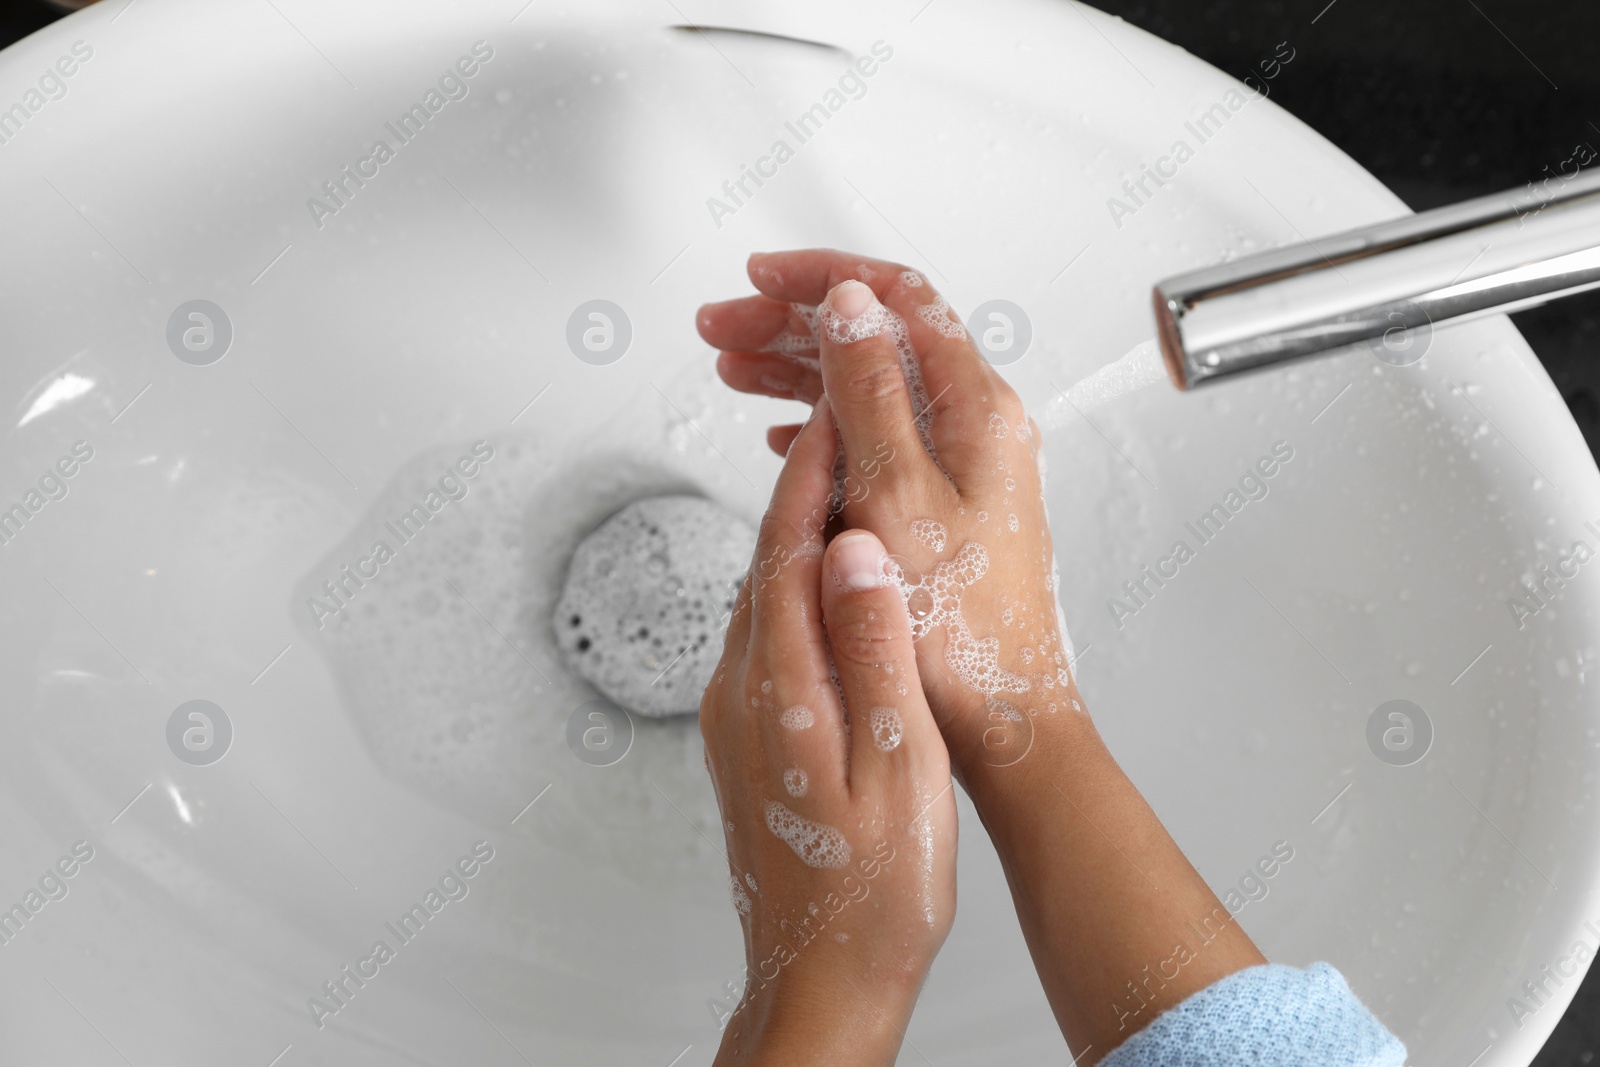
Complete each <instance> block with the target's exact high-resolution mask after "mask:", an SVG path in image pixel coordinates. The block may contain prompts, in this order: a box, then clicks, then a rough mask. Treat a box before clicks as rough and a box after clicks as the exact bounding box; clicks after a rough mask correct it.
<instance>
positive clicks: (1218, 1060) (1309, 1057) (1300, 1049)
mask: <svg viewBox="0 0 1600 1067" xmlns="http://www.w3.org/2000/svg"><path fill="white" fill-rule="evenodd" d="M1405 1058H1406V1048H1405V1046H1404V1045H1402V1044H1401V1043H1400V1040H1399V1038H1397V1037H1395V1036H1394V1035H1393V1034H1391V1033H1390V1032H1389V1031H1388V1030H1387V1029H1385V1028H1384V1025H1383V1024H1382V1023H1380V1022H1379V1021H1378V1020H1377V1019H1376V1018H1375V1017H1374V1016H1373V1014H1372V1013H1371V1012H1370V1011H1368V1010H1367V1009H1366V1007H1365V1006H1364V1005H1362V1003H1361V1001H1359V1000H1357V999H1356V995H1355V994H1354V993H1352V992H1350V987H1349V986H1348V985H1347V984H1345V980H1344V976H1343V975H1341V974H1340V973H1339V972H1338V971H1337V970H1335V969H1334V968H1333V967H1331V966H1329V965H1328V964H1326V963H1314V964H1312V965H1311V966H1310V967H1309V968H1307V969H1306V970H1300V969H1299V968H1297V967H1285V966H1283V965H1282V964H1276V963H1269V964H1265V965H1263V966H1260V967H1249V968H1246V969H1245V970H1242V971H1238V972H1236V973H1234V974H1230V975H1229V976H1228V977H1226V978H1224V979H1222V980H1221V981H1219V982H1216V983H1214V984H1212V985H1210V986H1207V987H1206V988H1205V989H1202V990H1200V992H1198V993H1196V994H1194V995H1193V996H1191V997H1189V998H1188V999H1187V1000H1185V1001H1183V1002H1182V1003H1180V1004H1178V1005H1177V1006H1175V1007H1173V1008H1171V1009H1169V1010H1167V1011H1165V1012H1163V1013H1162V1014H1160V1015H1158V1016H1156V1018H1155V1019H1154V1020H1153V1021H1152V1022H1151V1023H1150V1025H1149V1026H1146V1027H1145V1028H1144V1029H1143V1030H1140V1031H1139V1032H1138V1033H1136V1034H1134V1035H1133V1036H1132V1037H1130V1038H1128V1040H1126V1041H1124V1042H1123V1043H1122V1044H1121V1045H1119V1046H1117V1048H1115V1049H1113V1050H1112V1052H1111V1054H1110V1055H1109V1056H1107V1057H1106V1058H1105V1059H1103V1060H1101V1061H1100V1063H1101V1067H1240V1065H1243V1064H1272V1065H1274V1067H1402V1065H1403V1064H1404V1063H1405Z"/></svg>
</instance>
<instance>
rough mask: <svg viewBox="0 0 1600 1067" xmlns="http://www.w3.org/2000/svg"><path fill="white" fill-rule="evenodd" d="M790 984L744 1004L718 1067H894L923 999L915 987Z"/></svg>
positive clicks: (732, 1023) (725, 1038) (729, 1030)
mask: <svg viewBox="0 0 1600 1067" xmlns="http://www.w3.org/2000/svg"><path fill="white" fill-rule="evenodd" d="M784 985H785V988H783V989H782V990H781V991H780V990H778V989H777V988H776V987H769V988H768V989H767V990H766V991H765V992H763V993H762V994H758V995H753V996H751V997H749V998H747V999H746V1001H745V1002H744V1003H743V1004H741V1005H740V1007H739V1010H738V1011H737V1012H735V1013H734V1014H733V1016H732V1017H731V1018H730V1019H729V1021H728V1025H727V1029H726V1030H725V1031H724V1032H723V1039H722V1047H721V1048H720V1049H719V1050H718V1052H717V1058H716V1060H715V1061H714V1062H715V1067H813V1065H815V1064H818V1063H826V1064H829V1065H834V1067H892V1065H893V1064H894V1062H895V1059H896V1058H897V1056H898V1055H899V1052H900V1044H901V1041H902V1040H903V1039H904V1034H905V1029H906V1026H907V1025H908V1024H909V1023H910V1020H911V1009H912V1007H913V1006H914V1004H915V1002H916V989H915V988H914V987H912V988H909V989H905V988H899V987H898V984H897V983H892V982H891V983H888V984H885V983H881V982H880V983H870V984H863V982H862V981H860V980H856V979H843V978H840V977H839V976H834V977H833V978H832V979H828V980H822V981H817V982H810V983H805V984H804V985H799V984H794V983H784Z"/></svg>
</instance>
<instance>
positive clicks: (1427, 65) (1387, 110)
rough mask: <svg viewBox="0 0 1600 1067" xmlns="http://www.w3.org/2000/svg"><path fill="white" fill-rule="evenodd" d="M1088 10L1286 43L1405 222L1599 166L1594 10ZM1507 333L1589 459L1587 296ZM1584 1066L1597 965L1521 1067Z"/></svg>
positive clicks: (1206, 38)
mask: <svg viewBox="0 0 1600 1067" xmlns="http://www.w3.org/2000/svg"><path fill="white" fill-rule="evenodd" d="M796 2H802V0H796ZM1089 2H1091V3H1092V4H1093V5H1094V6H1095V7H1098V8H1100V9H1101V10H1103V11H1106V12H1108V13H1110V14H1114V15H1120V16H1121V17H1122V18H1124V19H1126V20H1127V21H1129V22H1131V23H1133V24H1134V25H1136V26H1139V27H1141V28H1143V29H1146V30H1148V31H1150V32H1151V33H1153V34H1156V35H1157V36H1159V37H1162V38H1165V39H1166V40H1168V41H1171V42H1173V43H1175V44H1178V45H1180V46H1182V47H1183V48H1186V49H1188V50H1189V51H1190V52H1192V53H1194V54H1195V55H1197V56H1199V57H1200V58H1202V59H1204V60H1206V61H1207V62H1209V63H1211V64H1213V65H1214V66H1217V67H1220V68H1221V69H1223V70H1225V71H1228V72H1229V73H1231V74H1234V75H1235V76H1237V77H1243V76H1245V75H1246V74H1249V73H1252V71H1253V70H1254V69H1255V67H1254V65H1255V63H1256V61H1257V60H1258V59H1260V58H1262V57H1263V56H1268V55H1271V54H1272V52H1273V49H1274V48H1275V46H1276V45H1277V43H1278V42H1279V41H1288V42H1289V43H1290V44H1291V45H1292V46H1293V47H1294V48H1295V50H1296V55H1295V59H1294V63H1293V65H1292V66H1290V67H1288V68H1286V69H1285V70H1284V72H1283V73H1282V74H1281V75H1280V76H1279V77H1278V78H1277V79H1276V80H1275V81H1274V82H1273V83H1272V90H1273V92H1272V99H1273V100H1275V101H1277V103H1278V104H1279V105H1280V106H1282V107H1284V108H1287V109H1288V110H1289V111H1290V112H1292V113H1294V114H1295V115H1296V116H1298V117H1299V118H1300V119H1302V120H1303V121H1304V122H1306V123H1307V124H1308V125H1310V126H1311V127H1312V128H1313V129H1315V130H1317V131H1318V132H1319V133H1321V134H1322V135H1323V136H1324V137H1327V138H1328V139H1329V140H1330V141H1332V142H1333V143H1334V144H1336V145H1338V146H1339V147H1340V148H1342V149H1343V150H1344V151H1345V152H1347V153H1349V155H1350V156H1351V157H1353V158H1354V159H1355V160H1356V161H1357V162H1359V163H1360V164H1362V165H1363V166H1364V167H1366V168H1367V169H1368V170H1370V171H1371V172H1372V173H1373V174H1375V175H1376V176H1377V177H1378V179H1379V180H1380V181H1382V182H1383V183H1384V184H1385V185H1387V186H1388V187H1389V188H1390V189H1393V190H1394V191H1395V192H1396V193H1397V194H1399V196H1400V197H1401V198H1402V199H1404V200H1405V202H1406V203H1407V204H1409V205H1410V206H1411V207H1412V208H1414V209H1415V210H1418V211H1423V210H1426V209H1427V208H1430V207H1438V206H1439V205H1441V204H1449V203H1453V202H1455V201H1458V200H1464V199H1466V198H1468V197H1472V196H1479V195H1484V194H1488V193H1497V192H1503V191H1505V190H1509V189H1513V188H1517V187H1520V186H1522V185H1523V184H1524V183H1526V182H1529V181H1538V180H1539V179H1540V178H1541V177H1543V176H1544V170H1545V168H1546V167H1549V168H1550V172H1551V173H1552V174H1553V173H1555V172H1556V171H1557V169H1558V167H1559V166H1560V164H1561V163H1562V161H1564V160H1566V159H1568V158H1570V157H1571V156H1572V154H1573V149H1574V148H1575V147H1576V146H1578V145H1579V144H1582V143H1586V144H1588V145H1590V146H1591V148H1592V149H1593V150H1595V151H1597V152H1600V3H1597V2H1596V0H1405V2H1404V5H1403V7H1402V6H1401V4H1400V3H1398V2H1397V0H1334V3H1333V4H1332V5H1331V6H1329V5H1328V4H1327V2H1326V0H1310V2H1304V3H1302V2H1293V3H1290V2H1284V0H1089ZM60 14H61V12H60V11H59V10H57V9H56V8H54V7H52V6H50V5H48V4H47V3H45V2H44V0H0V47H3V46H5V45H8V44H10V43H11V42H12V41H15V40H17V39H19V38H22V37H25V36H27V35H28V34H30V33H32V32H33V31H34V30H36V29H38V28H39V27H41V26H44V25H46V24H47V23H49V22H52V21H54V20H55V19H56V18H58V17H60ZM1512 320H1513V321H1514V322H1515V323H1516V324H1517V327H1518V329H1520V330H1521V331H1522V333H1523V336H1524V337H1526V338H1527V339H1528V343H1529V344H1530V345H1531V346H1532V347H1533V350H1534V351H1535V352H1536V353H1538V356H1539V359H1540V360H1541V361H1542V362H1543V363H1544V365H1545V368H1546V369H1547V370H1548V371H1549V372H1550V377H1551V378H1552V379H1554V380H1555V383H1556V386H1557V387H1558V388H1559V389H1560V390H1561V395H1562V396H1563V397H1564V398H1565V399H1566V402H1567V406H1568V407H1569V408H1570V409H1571V410H1572V415H1573V418H1574V419H1576V420H1577V423H1578V426H1579V428H1580V429H1582V431H1583V435H1584V438H1585V439H1586V440H1587V441H1588V443H1589V449H1590V451H1591V452H1594V451H1595V450H1596V448H1597V446H1600V359H1594V358H1591V356H1592V355H1595V354H1600V293H1590V294H1585V295H1583V296H1579V297H1575V298H1572V299H1569V300H1566V301H1563V302H1561V303H1558V304H1555V305H1553V306H1550V307H1546V308H1540V309H1536V310H1533V311H1526V312H1523V313H1521V314H1518V315H1514V316H1512ZM1508 995H1509V993H1508ZM1504 1022H1505V1021H1504V1020H1497V1024H1498V1025H1502V1026H1503V1025H1504ZM1597 1058H1600V967H1596V968H1595V969H1593V970H1591V971H1590V973H1589V977H1588V979H1587V980H1586V981H1585V982H1584V983H1583V987H1582V988H1581V989H1580V991H1579V993H1578V997H1577V999H1576V1000H1574V1001H1573V1004H1572V1007H1571V1009H1570V1010H1569V1011H1568V1012H1567V1014H1566V1017H1565V1018H1563V1019H1562V1020H1561V1023H1560V1025H1559V1026H1558V1027H1557V1028H1556V1031H1555V1034H1554V1035H1553V1036H1552V1037H1551V1038H1550V1041H1549V1043H1548V1044H1547V1045H1546V1046H1545V1048H1544V1051H1543V1052H1541V1053H1540V1054H1539V1058H1538V1059H1536V1060H1535V1061H1534V1064H1535V1067H1585V1065H1588V1064H1590V1063H1593V1062H1595V1061H1596V1059H1597Z"/></svg>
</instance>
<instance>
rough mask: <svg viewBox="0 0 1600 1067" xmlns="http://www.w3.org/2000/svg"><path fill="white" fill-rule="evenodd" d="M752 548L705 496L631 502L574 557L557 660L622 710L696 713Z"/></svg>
mask: <svg viewBox="0 0 1600 1067" xmlns="http://www.w3.org/2000/svg"><path fill="white" fill-rule="evenodd" d="M755 543H756V534H755V531H754V530H753V529H751V528H750V526H749V525H748V524H746V523H745V522H743V521H742V520H740V519H739V518H738V516H736V515H733V514H730V513H729V512H727V511H725V510H724V509H723V508H721V507H719V506H717V505H716V504H713V503H712V502H711V501H709V500H706V499H704V498H702V497H694V496H661V497H649V498H646V499H644V500H637V501H634V502H633V503H631V504H629V505H628V506H627V507H625V508H623V509H622V510H621V511H619V512H617V513H616V514H615V515H613V516H611V518H609V519H607V520H606V521H605V522H603V523H602V524H601V525H600V526H599V528H597V529H596V530H595V531H594V532H593V533H591V534H590V535H589V536H588V537H587V538H585V539H584V541H583V543H581V544H580V545H578V548H577V551H576V552H574V553H573V556H572V564H571V567H570V568H569V570H568V572H567V581H566V585H565V588H564V589H563V591H562V594H561V600H560V601H559V602H558V603H557V604H556V610H555V617H554V619H553V625H554V628H555V634H556V642H557V644H558V645H559V647H560V649H561V652H562V656H563V658H564V659H565V660H566V662H567V664H568V665H569V666H570V667H571V668H572V669H573V670H574V671H576V672H577V673H578V674H579V675H581V676H582V677H584V678H586V679H587V680H588V681H589V682H590V684H592V685H593V686H594V687H595V688H596V689H598V690H600V692H602V693H604V694H605V695H606V696H607V697H609V698H610V699H611V700H613V701H615V702H616V703H617V704H620V705H621V706H622V707H625V708H627V709H628V710H629V711H634V712H638V713H639V714H642V715H648V716H651V717H661V716H666V715H690V714H694V713H695V712H696V711H697V710H698V709H699V707H700V696H701V694H702V693H704V692H705V688H706V686H707V685H708V684H710V682H711V674H712V672H713V671H714V670H715V669H716V665H717V660H718V658H719V657H720V656H721V654H722V634H721V627H722V620H723V619H725V618H726V617H727V616H728V615H729V613H731V612H732V611H733V605H734V600H735V599H736V598H737V596H738V593H739V585H740V583H741V582H742V581H743V579H744V575H745V571H746V570H747V568H748V567H749V564H750V558H751V554H752V553H753V552H754V551H755Z"/></svg>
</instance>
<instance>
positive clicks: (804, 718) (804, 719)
mask: <svg viewBox="0 0 1600 1067" xmlns="http://www.w3.org/2000/svg"><path fill="white" fill-rule="evenodd" d="M815 721H816V717H815V716H814V715H812V714H811V709H810V708H808V707H806V706H805V705H804V704H796V705H794V706H793V707H790V708H784V709H783V714H781V715H779V716H778V722H779V724H781V725H782V726H784V727H786V728H788V729H790V730H809V729H810V728H811V724H812V723H813V722H815Z"/></svg>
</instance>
